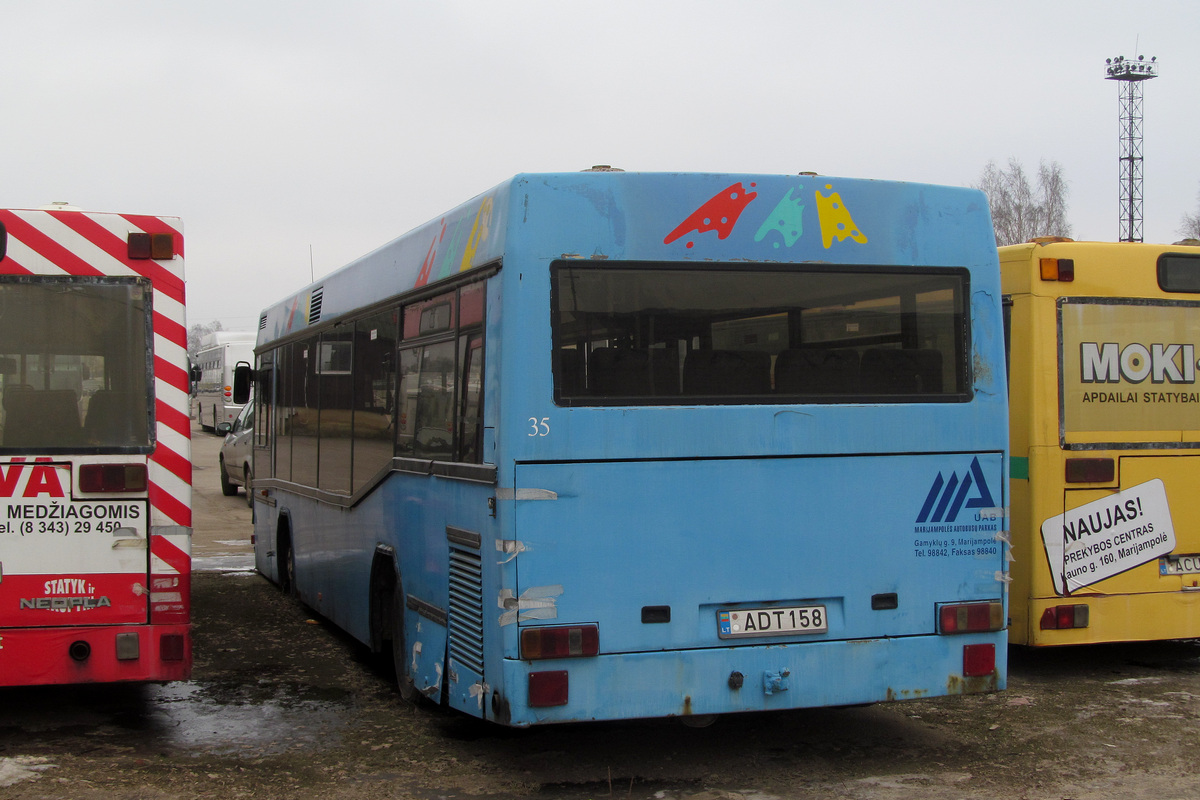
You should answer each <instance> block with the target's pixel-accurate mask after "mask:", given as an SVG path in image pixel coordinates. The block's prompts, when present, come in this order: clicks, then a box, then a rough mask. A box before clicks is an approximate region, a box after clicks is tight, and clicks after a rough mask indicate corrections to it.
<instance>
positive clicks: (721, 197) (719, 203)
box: [663, 181, 758, 247]
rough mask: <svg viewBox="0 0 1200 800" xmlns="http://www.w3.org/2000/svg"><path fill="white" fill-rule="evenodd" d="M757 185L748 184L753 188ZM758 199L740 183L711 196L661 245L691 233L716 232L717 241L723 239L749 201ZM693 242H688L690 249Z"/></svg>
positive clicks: (731, 230) (735, 223) (756, 194)
mask: <svg viewBox="0 0 1200 800" xmlns="http://www.w3.org/2000/svg"><path fill="white" fill-rule="evenodd" d="M756 185H757V184H753V183H752V184H750V187H751V188H754V186H756ZM756 197H758V192H747V191H746V189H745V187H744V186H742V184H741V181H739V182H737V183H735V184H733V185H732V186H730V187H728V188H727V189H724V190H723V191H720V192H718V193H717V194H715V195H713V196H712V198H711V199H710V200H709V201H708V202H707V203H705V204H704V205H702V206H700V207H699V208H697V209H696V210H695V211H694V212H692V214H691V216H689V217H688V218H687V219H685V220H684V221H683V222H681V223H679V227H678V228H676V229H675V230H673V231H671V232H670V233H669V234H667V238H665V239H663V244H670V243H671V242H673V241H675V240H676V239H678V238H680V237H681V236H685V235H687V234H689V233H691V232H692V231H695V232H696V233H708V232H709V231H716V232H717V238H718V239H724V238H725V237H727V236H729V234H730V233H732V232H733V227H734V226H735V225H737V221H738V217H740V216H741V215H742V212H743V211H745V210H746V206H748V205H750V201H751V200H753V199H754V198H756ZM693 244H695V243H694V242H688V243H687V246H688V247H691V246H692V245H693Z"/></svg>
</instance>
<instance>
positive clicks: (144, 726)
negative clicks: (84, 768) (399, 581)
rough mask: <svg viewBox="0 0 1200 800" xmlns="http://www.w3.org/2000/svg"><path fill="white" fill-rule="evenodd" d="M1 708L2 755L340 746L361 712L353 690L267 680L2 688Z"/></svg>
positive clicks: (258, 752) (250, 751) (252, 752)
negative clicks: (28, 750) (14, 749)
mask: <svg viewBox="0 0 1200 800" xmlns="http://www.w3.org/2000/svg"><path fill="white" fill-rule="evenodd" d="M0 705H3V707H4V716H3V718H0V752H6V747H8V746H9V745H11V744H15V743H19V746H21V747H29V746H53V747H62V748H65V749H67V750H70V751H72V752H75V751H83V752H87V751H90V750H93V749H96V748H97V747H99V746H101V745H103V746H109V745H111V746H117V747H129V748H133V749H136V750H156V751H159V752H162V751H181V752H183V753H184V754H188V755H197V756H199V755H243V756H245V757H259V756H264V755H272V754H278V753H283V752H288V751H295V750H302V749H306V748H312V747H316V746H323V745H327V744H331V743H336V742H338V741H340V737H341V735H342V731H343V730H344V729H345V728H346V726H347V724H348V723H349V721H350V717H351V715H352V714H353V711H354V708H353V698H352V696H351V695H350V693H349V692H347V691H345V690H343V689H328V688H322V689H314V688H313V687H309V686H304V685H297V684H288V683H282V684H281V683H276V682H268V681H267V680H266V679H264V680H261V681H255V680H253V679H249V680H246V681H240V682H228V683H214V682H207V681H203V682H202V681H183V682H178V683H172V684H166V685H141V686H129V685H121V684H118V685H110V686H99V685H92V686H68V687H61V686H60V687H34V688H31V689H23V690H20V691H10V690H6V691H4V692H0ZM7 768H10V769H11V768H13V766H12V765H11V764H10V765H8V767H7Z"/></svg>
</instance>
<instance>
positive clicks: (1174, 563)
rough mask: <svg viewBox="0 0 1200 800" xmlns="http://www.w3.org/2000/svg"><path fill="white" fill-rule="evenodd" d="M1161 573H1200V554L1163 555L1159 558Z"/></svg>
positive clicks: (1159, 570)
mask: <svg viewBox="0 0 1200 800" xmlns="http://www.w3.org/2000/svg"><path fill="white" fill-rule="evenodd" d="M1158 574H1159V575H1200V555H1187V556H1163V557H1162V558H1160V559H1159V560H1158Z"/></svg>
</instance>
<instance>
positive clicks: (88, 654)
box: [0, 624, 192, 686]
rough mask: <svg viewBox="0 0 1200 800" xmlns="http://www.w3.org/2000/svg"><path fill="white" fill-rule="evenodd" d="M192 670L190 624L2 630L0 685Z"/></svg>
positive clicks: (147, 677) (177, 674)
mask: <svg viewBox="0 0 1200 800" xmlns="http://www.w3.org/2000/svg"><path fill="white" fill-rule="evenodd" d="M191 674H192V637H191V625H186V624H185V625H109V626H101V627H77V628H8V629H5V630H3V631H0V686H39V685H47V684H71V683H117V682H151V681H179V680H187V679H188V678H190V677H191Z"/></svg>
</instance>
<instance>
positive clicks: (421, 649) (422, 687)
mask: <svg viewBox="0 0 1200 800" xmlns="http://www.w3.org/2000/svg"><path fill="white" fill-rule="evenodd" d="M404 628H405V630H406V631H408V637H407V638H408V643H409V644H408V656H407V658H408V673H409V675H411V676H412V681H413V687H414V688H415V689H416V690H417V691H418V692H420V693H421V694H423V695H425V696H426V697H427V698H429V699H430V700H432V701H433V702H435V703H441V702H442V676H443V674H444V673H445V668H446V665H445V658H446V626H445V625H441V624H438V623H437V622H434V621H432V620H431V619H429V617H427V616H424V615H423V614H420V613H418V612H417V611H416V610H414V609H412V608H406V609H405V611H404Z"/></svg>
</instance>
